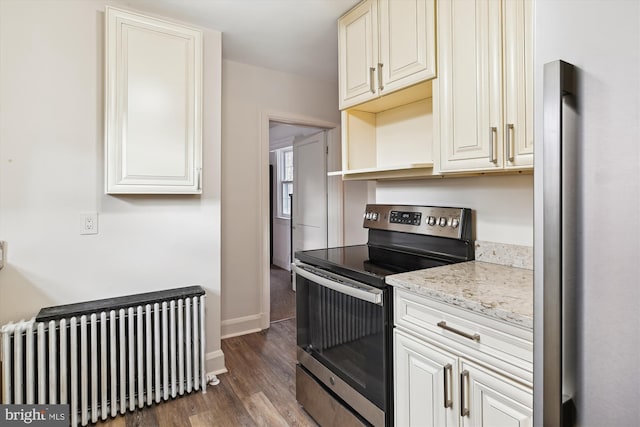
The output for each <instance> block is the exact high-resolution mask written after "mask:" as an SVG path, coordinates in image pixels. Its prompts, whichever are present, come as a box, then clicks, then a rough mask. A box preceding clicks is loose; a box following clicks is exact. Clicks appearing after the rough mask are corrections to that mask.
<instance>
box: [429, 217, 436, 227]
mask: <svg viewBox="0 0 640 427" xmlns="http://www.w3.org/2000/svg"><path fill="white" fill-rule="evenodd" d="M427 224H429V225H432V226H433V225H436V217H435V216H430V217H429V218H427Z"/></svg>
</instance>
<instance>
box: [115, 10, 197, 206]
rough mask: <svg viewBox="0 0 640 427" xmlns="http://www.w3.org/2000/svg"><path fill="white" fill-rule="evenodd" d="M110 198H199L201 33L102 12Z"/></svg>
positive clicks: (154, 20)
mask: <svg viewBox="0 0 640 427" xmlns="http://www.w3.org/2000/svg"><path fill="white" fill-rule="evenodd" d="M105 18H106V22H105V28H106V34H105V38H106V58H105V70H106V71H105V80H106V83H105V84H106V88H105V98H106V105H105V121H106V123H105V141H106V142H105V145H106V146H105V174H106V176H105V184H106V192H107V193H110V194H132V193H138V194H150V193H155V194H159V193H165V194H169V193H174V194H176V193H177V194H180V193H182V194H199V193H201V192H202V186H201V181H202V179H201V172H202V55H203V52H202V49H203V45H202V38H203V36H202V31H200V30H199V29H195V28H190V27H186V26H184V25H181V24H176V23H173V22H168V21H164V20H161V19H158V18H152V17H148V16H144V15H141V14H138V13H134V12H129V11H125V10H121V9H116V8H112V7H108V6H107V7H106V9H105Z"/></svg>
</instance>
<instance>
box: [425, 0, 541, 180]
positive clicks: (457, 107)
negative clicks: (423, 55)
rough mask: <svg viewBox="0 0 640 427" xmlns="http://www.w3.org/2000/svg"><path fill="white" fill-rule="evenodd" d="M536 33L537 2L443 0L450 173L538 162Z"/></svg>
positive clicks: (440, 103)
mask: <svg viewBox="0 0 640 427" xmlns="http://www.w3.org/2000/svg"><path fill="white" fill-rule="evenodd" d="M532 36H533V32H532V1H531V0H502V1H489V2H487V1H480V0H477V1H475V4H474V6H472V7H469V4H468V2H460V1H454V0H440V1H439V2H438V81H437V84H434V89H433V92H434V96H433V99H434V104H435V105H437V107H436V108H434V109H435V110H436V111H437V113H436V116H437V117H436V119H435V124H434V132H435V140H436V143H437V144H438V145H439V148H440V169H441V171H442V172H443V173H446V172H474V171H483V172H484V171H505V170H509V169H531V168H532V167H533V64H532V58H533V50H532Z"/></svg>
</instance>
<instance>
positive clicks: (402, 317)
mask: <svg viewBox="0 0 640 427" xmlns="http://www.w3.org/2000/svg"><path fill="white" fill-rule="evenodd" d="M394 294H395V298H394V301H395V302H394V324H395V325H396V326H397V327H398V328H401V329H403V330H406V331H409V332H412V333H413V334H415V335H417V336H419V337H421V338H426V339H428V340H431V341H434V342H436V343H440V344H442V345H445V346H447V348H451V349H453V350H455V351H458V352H460V354H467V355H472V356H473V357H475V358H477V359H478V360H481V361H484V362H485V363H487V364H491V365H494V366H496V367H497V368H502V369H506V370H507V371H509V372H511V373H513V374H514V375H516V376H518V377H521V378H523V379H525V380H526V381H530V380H532V373H533V331H531V330H527V329H524V328H520V327H517V326H513V325H509V324H507V323H505V322H502V321H498V320H494V319H491V318H489V317H487V316H484V315H481V314H477V313H473V312H471V311H468V310H464V309H462V308H458V307H454V306H451V305H448V304H444V303H441V302H438V301H434V300H432V299H429V298H427V297H423V296H420V295H416V294H413V293H410V292H406V291H404V290H401V289H398V288H395V289H394ZM509 366H513V367H514V368H515V369H509Z"/></svg>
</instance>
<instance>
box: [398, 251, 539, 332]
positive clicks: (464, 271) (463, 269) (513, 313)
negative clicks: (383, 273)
mask: <svg viewBox="0 0 640 427" xmlns="http://www.w3.org/2000/svg"><path fill="white" fill-rule="evenodd" d="M386 281H387V283H388V284H390V285H391V286H394V287H397V288H402V289H406V290H408V291H410V292H413V293H416V294H418V295H423V296H426V297H429V298H431V299H434V300H438V301H441V302H444V303H446V304H451V305H454V306H457V307H461V308H464V309H467V310H470V311H474V312H478V313H482V314H484V315H486V316H489V317H494V318H497V319H499V320H503V321H506V322H509V323H513V324H515V325H518V326H522V327H525V328H529V329H533V271H531V270H528V269H524V268H515V267H509V266H505V265H499V264H491V263H488V262H480V261H469V262H461V263H457V264H451V265H445V266H442V267H435V268H428V269H426V270H418V271H411V272H408V273H401V274H394V275H391V276H387V278H386Z"/></svg>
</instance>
